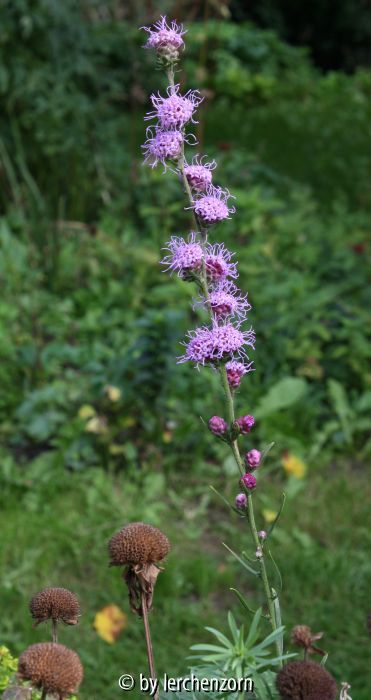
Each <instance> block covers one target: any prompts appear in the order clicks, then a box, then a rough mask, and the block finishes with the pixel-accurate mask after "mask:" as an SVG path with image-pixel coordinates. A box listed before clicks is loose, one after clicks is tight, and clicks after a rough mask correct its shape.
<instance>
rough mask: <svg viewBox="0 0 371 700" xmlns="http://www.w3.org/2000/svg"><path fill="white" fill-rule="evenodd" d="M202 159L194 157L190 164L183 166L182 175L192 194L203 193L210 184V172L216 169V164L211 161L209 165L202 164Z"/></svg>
mask: <svg viewBox="0 0 371 700" xmlns="http://www.w3.org/2000/svg"><path fill="white" fill-rule="evenodd" d="M204 157H205V156H203V157H202V158H199V156H198V155H196V156H194V158H192V163H190V164H188V163H185V164H184V174H185V176H186V178H187V180H188V183H189V186H190V187H191V189H192V190H193V191H194V192H205V191H206V190H207V188H208V187H209V186H210V185H211V182H212V177H213V176H212V172H211V171H212V170H214V168H216V162H215V160H212V161H211V162H210V163H203V162H202V161H203V158H204Z"/></svg>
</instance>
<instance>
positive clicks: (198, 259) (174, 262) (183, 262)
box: [161, 231, 203, 277]
mask: <svg viewBox="0 0 371 700" xmlns="http://www.w3.org/2000/svg"><path fill="white" fill-rule="evenodd" d="M196 236H197V234H196V233H194V231H192V232H191V233H190V234H189V236H188V241H185V240H184V238H180V237H179V236H172V237H171V238H170V241H169V242H168V244H167V247H166V248H165V250H168V251H169V252H170V255H166V257H165V258H163V260H161V265H166V266H167V270H171V271H174V272H177V273H178V275H179V277H184V276H185V275H187V273H189V272H194V271H196V270H199V269H200V268H201V266H202V258H203V250H202V246H201V244H200V243H199V242H198V241H197V238H196Z"/></svg>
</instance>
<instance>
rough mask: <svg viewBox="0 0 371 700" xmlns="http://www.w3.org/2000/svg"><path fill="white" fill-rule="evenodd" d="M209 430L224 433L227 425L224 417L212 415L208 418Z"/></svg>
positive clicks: (215, 433)
mask: <svg viewBox="0 0 371 700" xmlns="http://www.w3.org/2000/svg"><path fill="white" fill-rule="evenodd" d="M208 425H209V430H211V432H212V433H213V434H214V435H225V433H226V432H227V430H228V425H227V423H226V422H225V420H224V418H221V417H220V416H213V417H212V418H210V420H209V423H208Z"/></svg>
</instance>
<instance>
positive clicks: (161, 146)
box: [142, 127, 184, 168]
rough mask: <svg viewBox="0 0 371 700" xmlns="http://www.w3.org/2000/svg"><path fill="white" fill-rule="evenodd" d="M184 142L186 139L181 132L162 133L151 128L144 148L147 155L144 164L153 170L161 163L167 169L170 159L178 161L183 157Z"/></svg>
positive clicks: (148, 130)
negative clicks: (167, 162) (167, 161)
mask: <svg viewBox="0 0 371 700" xmlns="http://www.w3.org/2000/svg"><path fill="white" fill-rule="evenodd" d="M183 141H184V137H183V134H182V132H181V131H176V130H170V131H162V129H158V128H155V129H153V127H149V128H148V129H147V141H146V142H145V144H144V145H143V146H142V149H143V151H144V155H145V159H144V162H145V163H148V165H150V166H151V167H152V168H154V167H155V166H156V165H157V163H158V162H160V163H163V164H164V165H165V168H166V163H165V161H166V160H167V159H168V158H169V159H171V160H177V159H178V158H179V157H180V156H181V153H182V147H183Z"/></svg>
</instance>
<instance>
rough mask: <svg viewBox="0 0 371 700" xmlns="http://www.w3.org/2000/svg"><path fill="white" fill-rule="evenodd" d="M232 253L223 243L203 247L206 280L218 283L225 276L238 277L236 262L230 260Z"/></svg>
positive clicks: (214, 283) (224, 278) (223, 279)
mask: <svg viewBox="0 0 371 700" xmlns="http://www.w3.org/2000/svg"><path fill="white" fill-rule="evenodd" d="M233 256H234V253H231V252H230V251H229V250H228V249H227V248H226V247H225V245H224V243H216V244H215V245H211V244H210V243H208V245H207V246H206V248H205V267H206V275H207V279H208V282H209V283H210V284H213V285H218V286H219V285H220V284H221V283H223V282H224V281H225V280H226V278H227V277H232V279H236V277H238V272H237V263H235V262H232V258H233Z"/></svg>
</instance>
